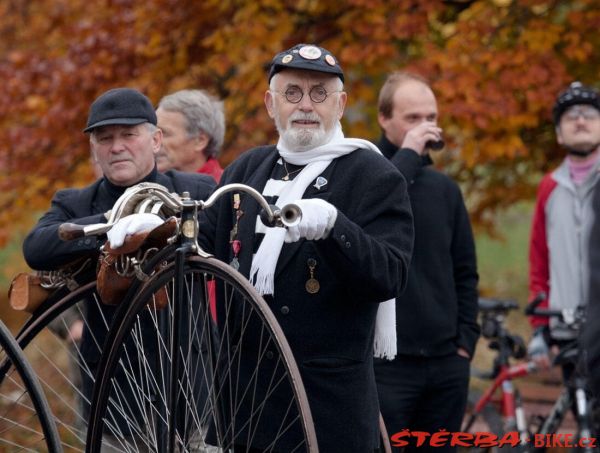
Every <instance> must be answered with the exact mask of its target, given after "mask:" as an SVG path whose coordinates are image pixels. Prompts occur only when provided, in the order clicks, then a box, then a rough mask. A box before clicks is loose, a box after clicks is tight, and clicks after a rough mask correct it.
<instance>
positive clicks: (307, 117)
mask: <svg viewBox="0 0 600 453" xmlns="http://www.w3.org/2000/svg"><path fill="white" fill-rule="evenodd" d="M298 120H300V121H316V122H318V123H320V122H321V117H320V116H319V115H317V114H316V113H314V112H313V113H303V112H294V113H292V115H290V117H289V119H288V121H290V122H292V121H298Z"/></svg>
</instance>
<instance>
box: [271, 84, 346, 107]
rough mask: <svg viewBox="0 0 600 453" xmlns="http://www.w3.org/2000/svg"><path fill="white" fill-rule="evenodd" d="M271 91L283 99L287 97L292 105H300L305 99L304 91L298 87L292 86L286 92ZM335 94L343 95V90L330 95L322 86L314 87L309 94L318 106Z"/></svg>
mask: <svg viewBox="0 0 600 453" xmlns="http://www.w3.org/2000/svg"><path fill="white" fill-rule="evenodd" d="M271 91H273V92H274V93H279V94H281V95H282V96H283V97H285V99H286V101H288V102H290V103H292V104H298V103H299V102H300V101H301V100H302V98H303V97H304V91H302V89H301V88H300V87H297V86H291V87H289V88H288V89H287V90H285V91H284V92H281V91H275V90H271ZM333 93H341V90H340V91H331V92H329V93H328V92H327V90H326V89H325V88H323V87H322V86H314V87H312V88H311V89H310V91H309V92H308V97H309V98H310V100H311V101H313V102H315V103H317V104H320V103H321V102H325V99H327V96H329V95H330V94H333Z"/></svg>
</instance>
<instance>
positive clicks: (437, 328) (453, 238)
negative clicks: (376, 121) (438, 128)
mask: <svg viewBox="0 0 600 453" xmlns="http://www.w3.org/2000/svg"><path fill="white" fill-rule="evenodd" d="M378 146H379V149H380V150H381V151H382V153H383V154H384V155H385V156H386V157H387V158H388V159H390V160H391V162H392V163H393V164H394V165H395V166H396V167H397V168H398V169H399V170H400V172H402V174H403V175H404V177H405V179H406V182H407V184H408V195H409V198H410V203H411V206H412V211H413V218H414V228H415V230H414V231H415V242H414V248H413V255H412V261H411V264H410V267H409V272H408V282H407V286H406V289H405V291H404V292H403V293H402V295H401V296H400V297H398V298H397V299H396V326H397V332H398V354H404V355H412V356H422V357H433V356H444V355H448V354H452V353H455V352H456V351H457V349H458V348H459V347H462V348H464V349H465V350H466V351H467V352H468V353H469V355H470V356H471V357H472V356H473V353H474V351H475V344H476V343H477V339H478V338H479V325H478V324H477V310H478V308H477V297H478V295H477V282H478V275H477V260H476V256H475V244H474V241H473V233H472V231H471V224H470V222H469V216H468V213H467V210H466V207H465V204H464V201H463V197H462V194H461V192H460V188H459V187H458V185H457V184H456V183H455V182H454V181H453V180H451V179H450V178H449V177H448V176H446V175H444V174H442V173H440V172H438V171H436V170H434V169H433V168H431V167H430V165H431V164H432V163H433V162H432V160H431V158H430V157H429V156H428V155H425V156H419V155H418V154H417V153H416V152H415V151H413V150H412V149H408V148H402V149H398V148H397V147H396V146H395V145H394V144H392V143H391V142H390V141H389V140H387V139H386V138H385V137H382V139H381V140H380V142H379V143H378Z"/></svg>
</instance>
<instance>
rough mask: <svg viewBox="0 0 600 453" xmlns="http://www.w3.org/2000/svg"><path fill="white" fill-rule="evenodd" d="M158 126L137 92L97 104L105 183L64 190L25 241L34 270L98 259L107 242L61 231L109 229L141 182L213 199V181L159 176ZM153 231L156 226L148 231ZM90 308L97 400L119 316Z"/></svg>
mask: <svg viewBox="0 0 600 453" xmlns="http://www.w3.org/2000/svg"><path fill="white" fill-rule="evenodd" d="M156 122H157V120H156V113H155V111H154V107H153V106H152V104H151V102H150V100H149V99H148V98H147V97H146V96H144V95H143V94H142V93H141V92H139V91H137V90H134V89H130V88H116V89H112V90H109V91H107V92H105V93H104V94H102V95H101V96H99V97H98V98H97V99H96V100H95V101H94V103H93V104H92V105H91V107H90V110H89V116H88V121H87V126H86V128H85V129H84V132H86V133H89V139H90V146H91V152H92V157H93V159H94V160H95V161H96V162H97V164H98V165H99V167H100V168H101V169H102V173H103V177H101V178H100V179H98V180H97V181H96V182H94V183H93V184H91V185H89V186H87V187H84V188H83V189H65V190H60V191H58V192H57V193H56V194H55V195H54V198H53V199H52V204H51V207H50V209H49V210H48V211H47V212H46V213H45V214H44V215H43V216H42V217H41V219H40V220H39V221H38V223H37V225H36V226H35V227H34V228H33V230H32V231H31V232H30V233H29V234H28V235H27V237H26V238H25V242H24V244H23V253H24V255H25V259H26V261H27V263H28V264H29V266H31V267H32V268H33V269H37V270H55V269H60V268H61V267H62V266H64V265H66V264H68V263H71V262H73V261H74V260H76V259H78V258H80V257H84V256H85V257H92V258H97V257H98V256H99V249H100V247H101V246H102V245H103V243H104V241H105V238H104V237H85V238H81V239H76V240H72V241H68V242H64V241H62V240H60V239H59V237H58V228H59V226H60V225H61V224H62V223H65V222H71V223H76V224H80V225H89V224H95V223H105V222H106V216H105V213H107V211H109V210H110V209H111V208H112V207H113V205H114V203H115V202H116V201H117V199H118V198H119V197H120V196H121V195H122V194H123V193H124V192H125V190H126V189H127V188H128V187H131V186H133V185H135V184H138V183H140V182H144V181H146V182H153V183H158V184H161V185H163V186H164V187H166V188H167V189H168V190H169V191H173V192H177V193H182V192H183V191H188V192H190V194H191V196H192V197H193V198H194V199H206V198H207V197H208V195H209V193H210V192H211V191H212V189H213V187H214V181H213V179H212V178H211V177H209V176H206V175H198V174H189V173H181V172H176V171H169V172H167V173H165V174H161V173H158V171H157V169H156V164H155V154H156V153H157V152H158V150H159V149H160V147H161V141H162V133H161V131H160V129H158V127H157V126H156ZM158 223H162V221H161V222H157V223H156V224H158ZM152 226H154V224H152V223H150V224H146V225H145V227H144V228H145V229H148V228H151V227H152ZM144 228H139V229H144ZM95 265H96V260H95V259H94V260H93V265H92V266H91V267H92V269H91V272H88V275H87V278H90V279H93V278H94V272H93V271H94V270H95V267H96V266H95ZM90 274H91V275H90ZM84 278H85V277H84ZM89 302H90V303H89V304H87V306H86V308H87V310H88V312H87V313H86V314H85V328H84V332H83V338H82V343H81V356H82V357H83V359H84V360H85V364H84V365H82V370H86V371H85V372H84V373H83V389H82V390H83V394H84V395H85V396H86V397H89V396H90V395H91V389H92V385H93V381H92V379H93V375H94V372H95V369H96V364H97V362H98V360H99V357H100V353H101V351H100V349H99V345H102V344H103V343H104V338H105V335H106V328H107V327H106V326H108V325H109V324H110V320H111V319H112V316H113V313H114V311H115V308H114V307H112V306H107V305H102V304H98V303H97V301H89Z"/></svg>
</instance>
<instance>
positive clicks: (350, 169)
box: [110, 44, 413, 453]
mask: <svg viewBox="0 0 600 453" xmlns="http://www.w3.org/2000/svg"><path fill="white" fill-rule="evenodd" d="M267 81H268V83H269V87H268V89H267V90H266V92H265V95H264V102H265V107H266V110H267V113H268V115H269V117H270V118H272V119H273V121H274V123H275V126H276V128H277V131H278V133H279V140H278V142H277V144H276V145H267V146H260V147H257V148H253V149H252V150H248V151H246V152H245V153H243V154H242V155H241V156H240V157H239V158H238V159H237V160H236V161H235V162H233V163H232V164H231V165H229V166H228V167H227V169H226V170H225V172H224V173H223V178H222V180H221V185H222V186H223V185H225V184H229V183H241V184H246V185H249V186H251V187H252V188H254V189H255V190H257V191H259V192H260V193H262V195H263V196H264V197H265V198H266V199H267V201H268V202H269V203H270V204H275V205H277V206H283V205H285V204H287V203H290V202H292V203H295V204H297V205H298V206H299V208H300V209H301V210H302V218H301V219H300V220H299V222H298V223H297V224H296V225H294V226H291V227H289V228H287V229H284V228H278V227H276V228H267V227H266V226H265V225H263V224H262V222H261V221H260V206H259V205H258V204H257V203H256V202H255V201H254V199H252V198H250V197H246V196H244V195H243V194H241V195H239V194H238V197H237V199H236V196H235V195H236V194H232V195H231V196H230V197H228V198H225V197H222V198H221V199H220V200H219V201H218V202H216V203H215V206H214V207H212V208H211V209H207V210H205V211H203V212H202V215H201V218H200V232H201V233H200V237H199V238H198V239H199V242H200V245H201V246H202V247H203V248H204V250H206V251H207V252H209V253H212V254H213V255H214V256H215V257H216V258H217V259H220V260H222V261H225V262H227V263H230V265H231V266H232V267H233V268H235V269H238V270H239V272H240V273H241V274H242V275H243V276H245V277H246V278H248V279H249V280H250V281H251V282H252V284H253V285H254V287H255V289H256V290H257V291H258V293H259V294H261V295H262V296H263V297H264V299H265V301H266V302H267V304H269V307H270V308H271V309H272V312H273V315H274V316H275V318H276V319H277V321H278V322H279V324H280V325H281V328H282V331H283V333H284V334H285V337H286V339H287V341H288V344H289V346H290V348H291V351H292V353H293V354H294V358H295V360H296V362H297V364H298V368H299V371H300V375H301V377H302V383H303V385H304V388H305V390H306V395H307V398H308V403H309V405H310V412H311V415H312V419H313V421H314V426H315V431H316V436H317V441H318V447H319V451H323V452H344V453H365V452H374V451H378V450H379V446H380V439H379V434H380V432H379V424H378V420H379V403H378V400H377V387H376V383H375V375H374V371H373V355H377V356H378V357H393V355H394V351H393V349H394V348H393V347H395V345H396V341H395V326H394V325H393V321H394V320H395V315H394V314H393V313H392V314H389V309H390V308H391V309H392V310H393V309H394V306H395V305H394V299H393V298H395V297H396V296H397V295H398V294H399V293H400V292H401V291H402V289H403V288H404V285H405V284H406V278H407V273H408V264H409V261H410V256H411V251H412V241H413V227H412V216H411V210H410V202H409V199H408V194H407V191H406V182H405V180H404V178H403V177H402V175H401V174H400V172H399V171H398V170H396V169H395V168H394V166H393V165H392V164H390V163H389V162H388V161H387V160H386V159H385V158H384V157H383V156H382V155H381V154H380V152H379V150H378V149H377V148H376V147H375V146H373V145H372V144H371V143H370V142H367V141H366V140H361V139H355V138H346V137H345V136H344V133H343V131H342V125H341V123H340V120H341V118H342V116H343V114H344V108H345V106H346V101H347V98H348V94H347V93H346V92H345V91H344V85H343V82H344V73H343V71H342V68H341V66H340V64H339V62H338V60H337V59H336V58H335V57H334V56H333V54H332V53H331V52H329V51H328V50H327V49H324V48H322V47H319V46H316V45H308V44H298V45H296V46H294V47H292V48H290V49H288V50H285V51H283V52H280V53H278V54H277V55H276V56H275V57H274V58H273V61H272V63H271V67H270V71H269V75H268V79H267ZM131 217H133V218H134V219H135V218H136V215H132V216H131ZM138 217H139V215H138ZM134 221H135V222H136V223H138V221H137V220H134ZM143 222H144V221H143V219H142V218H141V217H140V218H139V224H140V225H143ZM132 226H133V227H134V228H133V229H134V230H135V226H136V225H132ZM120 230H121V229H117V232H116V233H115V235H114V236H112V233H111V237H110V241H111V245H112V244H113V242H115V243H120V242H121V241H122V240H123V238H124V235H123V234H118V232H119V231H120ZM111 232H112V230H111ZM380 307H381V311H380ZM236 310H239V312H241V311H242V310H241V309H239V308H236ZM380 315H381V316H380ZM217 318H219V316H218V314H217ZM238 323H239V324H240V325H241V323H242V317H241V316H240V317H239V319H236V320H235V321H232V323H231V326H232V328H233V329H234V330H233V331H237V330H235V329H239V328H240V325H236V324H238ZM388 334H389V335H391V337H390V336H388ZM260 337H261V332H260V329H250V328H248V329H246V331H245V333H244V340H245V341H244V343H243V347H244V348H247V350H248V351H252V348H254V347H255V346H253V345H255V344H259V343H260ZM252 353H253V352H251V354H252ZM245 357H250V355H248V356H245ZM236 366H238V367H239V370H240V374H239V376H240V382H242V380H243V379H245V378H244V376H250V375H255V374H254V373H255V369H256V367H257V364H256V361H255V360H247V359H241V360H240V361H239V363H238V364H237V365H236ZM260 367H261V368H260V373H263V372H266V373H270V374H269V375H271V376H277V370H276V368H275V367H277V363H276V361H270V362H267V361H265V362H261V364H260ZM265 384H266V382H257V383H256V386H255V389H254V391H255V393H254V395H256V400H257V401H260V400H261V395H265V394H266V392H267V389H266V385H265ZM235 390H236V389H234V391H235ZM286 392H287V390H286V389H284V388H279V389H277V390H276V395H277V396H276V399H272V398H271V397H270V398H269V402H268V403H266V404H265V405H264V407H263V408H261V416H262V417H264V418H265V419H268V420H273V423H268V424H267V423H261V424H260V425H258V424H257V422H256V420H254V419H255V418H256V414H255V413H254V412H252V411H251V410H250V408H249V407H248V406H250V405H248V404H240V405H239V407H236V414H235V417H236V419H235V427H236V430H237V431H238V432H236V446H235V451H285V452H288V451H294V447H295V446H297V445H299V444H301V439H302V436H303V434H302V433H301V430H300V429H299V428H300V427H299V426H295V427H293V428H291V429H288V430H286V431H285V432H284V433H277V432H276V431H277V430H278V426H279V424H280V421H281V420H285V419H286V417H287V416H288V412H289V410H290V408H289V406H288V405H287V404H281V402H284V401H286V400H288V401H289V399H288V398H287V394H286ZM254 395H253V396H252V398H254ZM271 401H272V402H271ZM251 428H254V430H251ZM273 439H276V440H275V441H273ZM275 443H276V445H275ZM295 451H298V450H295Z"/></svg>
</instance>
